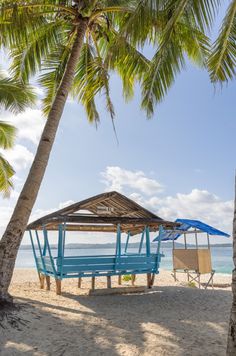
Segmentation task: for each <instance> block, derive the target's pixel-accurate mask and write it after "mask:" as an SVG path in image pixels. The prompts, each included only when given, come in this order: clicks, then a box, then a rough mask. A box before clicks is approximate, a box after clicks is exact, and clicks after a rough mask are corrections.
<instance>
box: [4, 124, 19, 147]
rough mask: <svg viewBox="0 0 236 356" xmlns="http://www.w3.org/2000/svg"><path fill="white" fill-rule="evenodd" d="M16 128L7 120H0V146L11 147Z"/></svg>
mask: <svg viewBox="0 0 236 356" xmlns="http://www.w3.org/2000/svg"><path fill="white" fill-rule="evenodd" d="M15 134H16V128H15V127H14V126H12V125H10V124H8V123H7V122H4V121H0V147H1V148H4V149H7V148H12V146H13V144H14V139H15Z"/></svg>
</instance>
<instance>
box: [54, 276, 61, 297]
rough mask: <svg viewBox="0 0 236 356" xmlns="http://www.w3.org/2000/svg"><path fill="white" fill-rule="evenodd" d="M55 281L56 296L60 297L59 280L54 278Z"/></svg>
mask: <svg viewBox="0 0 236 356" xmlns="http://www.w3.org/2000/svg"><path fill="white" fill-rule="evenodd" d="M55 281H56V294H57V295H61V280H60V279H57V278H56V279H55Z"/></svg>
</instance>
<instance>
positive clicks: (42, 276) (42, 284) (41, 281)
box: [39, 273, 45, 289]
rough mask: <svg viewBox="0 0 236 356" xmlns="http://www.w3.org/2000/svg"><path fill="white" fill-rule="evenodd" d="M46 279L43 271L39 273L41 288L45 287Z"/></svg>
mask: <svg viewBox="0 0 236 356" xmlns="http://www.w3.org/2000/svg"><path fill="white" fill-rule="evenodd" d="M44 281H45V276H44V275H43V274H42V273H39V284H40V289H44Z"/></svg>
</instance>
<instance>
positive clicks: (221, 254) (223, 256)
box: [16, 247, 233, 274]
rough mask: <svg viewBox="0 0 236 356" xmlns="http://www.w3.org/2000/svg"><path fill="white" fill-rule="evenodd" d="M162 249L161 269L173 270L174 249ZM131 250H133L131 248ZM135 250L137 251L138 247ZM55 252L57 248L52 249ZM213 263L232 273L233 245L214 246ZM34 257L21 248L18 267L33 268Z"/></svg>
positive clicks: (107, 251) (102, 251)
mask: <svg viewBox="0 0 236 356" xmlns="http://www.w3.org/2000/svg"><path fill="white" fill-rule="evenodd" d="M161 251H162V252H163V253H164V255H165V257H163V258H162V261H161V266H160V267H161V269H166V270H171V269H172V249H171V248H162V249H161ZM129 252H132V249H130V251H129ZM133 252H137V251H136V249H135V250H134V251H133ZM52 253H53V254H55V253H56V250H52ZM211 253H212V265H213V269H214V270H215V271H216V273H226V274H230V273H231V272H232V269H233V261H232V248H231V247H212V249H211ZM112 254H114V250H113V249H97V250H92V249H71V250H67V251H66V255H67V256H76V255H77V256H78V255H81V256H86V255H90V256H91V255H112ZM34 266H35V263H34V258H33V253H32V251H31V250H20V251H19V254H18V257H17V260H16V268H31V267H34Z"/></svg>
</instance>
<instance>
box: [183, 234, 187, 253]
mask: <svg viewBox="0 0 236 356" xmlns="http://www.w3.org/2000/svg"><path fill="white" fill-rule="evenodd" d="M184 248H185V250H187V241H186V234H184Z"/></svg>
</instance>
